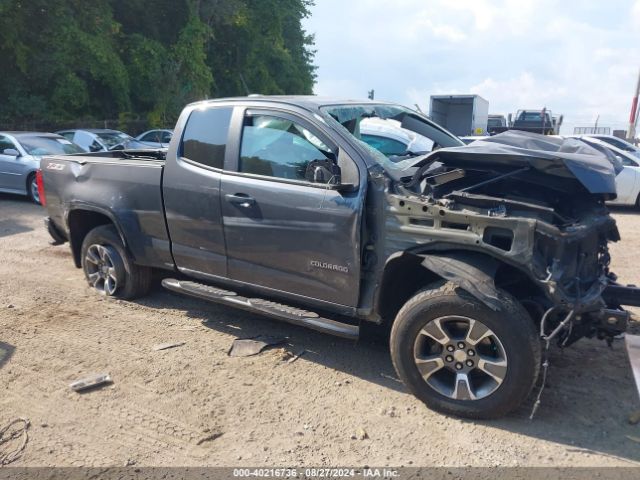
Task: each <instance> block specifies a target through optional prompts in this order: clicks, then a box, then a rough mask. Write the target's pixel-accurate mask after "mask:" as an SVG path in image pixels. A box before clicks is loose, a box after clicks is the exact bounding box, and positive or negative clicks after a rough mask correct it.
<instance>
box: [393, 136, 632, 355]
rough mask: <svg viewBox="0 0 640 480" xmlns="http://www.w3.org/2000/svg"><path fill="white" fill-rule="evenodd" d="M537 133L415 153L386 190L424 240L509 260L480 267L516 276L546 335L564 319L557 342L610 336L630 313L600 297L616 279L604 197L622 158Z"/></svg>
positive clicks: (500, 276)
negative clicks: (418, 156)
mask: <svg viewBox="0 0 640 480" xmlns="http://www.w3.org/2000/svg"><path fill="white" fill-rule="evenodd" d="M501 137H504V138H501ZM538 137H540V136H538V135H534V134H527V133H520V132H508V133H505V134H502V135H498V136H497V137H493V138H491V139H488V140H487V141H486V142H484V141H480V142H478V143H480V144H484V145H474V144H472V145H471V146H468V147H460V148H449V149H441V150H438V151H435V152H432V153H431V154H429V155H428V156H426V157H425V158H424V159H422V160H420V161H419V162H418V163H417V164H416V165H414V168H415V170H414V171H413V175H412V176H411V177H404V178H403V179H401V180H400V181H398V182H395V183H394V185H393V190H394V192H395V195H390V197H391V198H393V199H394V200H395V201H397V202H398V203H397V204H396V205H395V210H397V214H398V220H399V222H400V224H401V225H402V226H403V227H404V228H402V229H401V230H406V229H407V228H408V229H411V230H413V231H415V229H421V230H422V231H423V232H424V234H425V235H429V236H431V237H432V238H431V239H430V241H429V242H428V243H429V244H430V248H429V250H432V249H434V250H436V251H451V250H453V249H455V248H456V247H455V245H456V244H458V245H464V247H465V250H470V251H482V252H485V253H487V252H489V253H490V254H491V256H492V257H494V258H496V259H498V260H500V261H504V262H507V263H508V264H510V265H513V266H514V267H515V269H516V270H509V269H505V268H503V267H501V264H500V263H495V264H494V265H490V263H491V262H489V265H487V266H482V269H483V270H484V273H486V274H487V275H488V278H491V279H493V280H494V281H495V282H496V284H498V283H501V286H502V287H503V288H505V286H506V287H507V288H506V289H509V285H508V284H509V283H512V285H510V287H511V289H512V290H513V291H514V293H515V294H516V295H517V297H519V299H520V300H521V301H522V302H523V303H524V304H526V306H527V307H528V309H529V311H530V313H531V314H532V316H533V317H534V318H535V319H537V320H538V321H540V322H542V323H541V330H542V332H541V333H542V334H543V335H545V334H546V333H549V334H550V333H552V332H553V331H555V330H554V329H555V328H556V327H557V326H558V325H560V324H561V323H562V322H565V323H564V328H563V329H561V330H558V331H557V332H556V336H558V339H559V341H560V342H561V343H562V344H563V345H567V344H569V343H571V342H573V341H575V340H577V339H578V338H580V337H582V336H585V335H587V336H592V335H594V334H595V335H599V336H600V337H602V338H608V339H609V340H610V339H611V338H612V336H613V335H615V334H617V333H620V332H621V331H624V329H625V328H626V322H627V319H628V314H627V313H626V312H625V311H624V310H622V309H621V308H620V305H618V304H615V302H614V303H610V304H607V303H606V302H605V301H604V300H603V297H602V294H603V292H604V290H605V288H607V286H608V285H609V284H610V283H611V282H615V279H616V277H615V275H614V274H613V273H612V272H610V270H609V263H610V257H609V252H608V247H607V244H608V242H610V241H618V240H619V239H620V237H619V233H618V230H617V227H616V224H615V220H614V219H613V218H612V217H611V216H610V215H609V212H608V210H607V208H606V206H605V204H604V201H605V200H606V199H609V198H612V197H613V196H615V183H614V182H615V174H616V169H617V168H618V166H617V165H616V162H615V159H610V158H607V157H606V156H603V155H602V154H601V153H600V152H599V151H596V150H592V149H589V148H588V147H587V148H584V147H583V146H581V145H578V144H576V145H574V144H572V142H571V141H568V142H567V141H565V140H562V139H547V138H545V137H541V138H538ZM502 142H505V143H502ZM532 143H533V145H532ZM521 145H525V146H526V147H532V146H534V147H536V150H534V149H532V148H525V147H523V146H521ZM585 166H586V167H585ZM394 203H395V202H394ZM457 255H460V254H457ZM465 261H468V259H465ZM450 267H451V264H449V266H448V268H450ZM463 270H464V268H463ZM501 271H502V272H505V273H501ZM516 271H517V272H518V274H515V272H516ZM506 272H509V273H508V274H507V273H506ZM522 273H524V274H525V275H526V276H527V277H528V279H527V280H523V279H520V275H519V274H522ZM475 275H476V276H475V278H476V281H475V282H473V281H472V279H471V278H470V279H469V283H470V287H469V288H476V287H474V286H473V283H475V284H477V272H476V273H475ZM519 282H520V283H521V285H520V286H519V287H518V286H517V283H519ZM530 282H532V283H530ZM533 285H535V289H534V291H535V292H536V294H535V295H531V292H532V288H531V287H533ZM518 290H520V291H518ZM543 318H544V322H543Z"/></svg>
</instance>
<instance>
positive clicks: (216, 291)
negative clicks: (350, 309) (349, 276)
mask: <svg viewBox="0 0 640 480" xmlns="http://www.w3.org/2000/svg"><path fill="white" fill-rule="evenodd" d="M162 286H163V287H164V288H166V289H167V290H171V291H172V292H176V293H181V294H183V295H188V296H190V297H195V298H200V299H202V300H208V301H210V302H215V303H221V304H223V305H229V306H231V307H237V308H242V309H243V310H248V311H250V312H255V313H259V314H261V315H266V316H267V317H271V318H275V319H276V320H284V321H285V322H289V323H293V324H295V325H302V326H303V327H308V328H312V329H313V330H317V331H319V332H323V333H330V334H332V335H337V336H338V337H343V338H348V339H351V340H356V339H357V338H358V335H359V331H360V328H359V327H358V326H357V325H349V324H348V323H341V322H336V321H335V320H330V319H328V318H323V317H320V316H319V315H318V314H317V313H314V312H308V311H306V310H302V309H299V308H295V307H291V306H289V305H283V304H281V303H276V302H271V301H269V300H264V299H261V298H246V297H242V296H240V295H238V294H237V293H235V292H232V291H229V290H223V289H221V288H216V287H212V286H210V285H205V284H202V283H197V282H191V281H185V280H176V279H174V278H165V279H164V280H162Z"/></svg>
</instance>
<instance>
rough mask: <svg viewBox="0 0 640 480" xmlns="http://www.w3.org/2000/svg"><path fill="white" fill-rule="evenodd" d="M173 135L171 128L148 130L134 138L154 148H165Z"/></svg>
mask: <svg viewBox="0 0 640 480" xmlns="http://www.w3.org/2000/svg"><path fill="white" fill-rule="evenodd" d="M171 137H173V130H165V129H158V130H148V131H146V132H144V133H141V134H140V135H138V136H137V137H136V140H138V141H140V142H144V143H145V144H147V145H152V146H153V147H155V148H167V147H168V146H169V142H171Z"/></svg>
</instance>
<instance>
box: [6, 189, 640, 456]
mask: <svg viewBox="0 0 640 480" xmlns="http://www.w3.org/2000/svg"><path fill="white" fill-rule="evenodd" d="M42 215H43V211H42V210H41V209H40V208H39V207H36V206H35V205H32V204H30V203H28V202H27V201H26V200H22V199H21V198H19V197H14V196H9V195H0V252H1V253H0V426H1V425H4V424H6V423H7V422H8V421H9V420H11V419H13V418H15V417H20V416H22V417H28V418H29V419H30V420H31V424H32V426H31V429H30V440H29V443H28V445H27V447H26V450H25V452H24V455H23V456H22V457H21V458H20V459H19V460H18V461H17V462H15V463H14V464H13V465H15V466H72V465H83V466H122V465H125V464H127V463H129V464H131V463H134V462H135V464H136V465H144V466H187V465H188V466H200V465H203V466H204V465H207V466H209V465H225V466H274V465H282V466H284V465H307V466H309V465H315V466H319V465H353V466H363V465H376V466H384V465H392V466H401V465H414V466H435V465H446V466H467V465H473V466H496V465H518V466H541V465H546V466H548V465H554V466H558V465H562V466H596V465H598V466H605V465H606V466H610V465H620V466H629V465H639V464H640V443H639V442H640V425H630V424H629V423H628V421H627V418H628V416H629V414H630V413H632V412H633V411H635V410H638V409H639V408H640V402H639V401H638V396H637V393H636V390H635V387H634V384H633V378H632V375H631V370H630V367H629V364H628V361H627V357H626V353H625V350H624V348H623V344H622V342H621V341H616V342H615V343H614V345H613V349H611V350H610V349H609V348H608V347H607V346H606V344H605V343H604V342H600V341H597V340H583V341H581V342H579V343H578V344H577V345H575V346H574V347H572V348H570V349H567V350H566V351H565V352H560V351H558V350H554V351H553V352H552V355H551V369H550V377H549V383H548V389H547V390H545V392H544V395H543V400H542V405H541V407H540V409H539V411H538V414H537V416H536V418H535V419H534V420H533V421H529V419H528V415H529V413H530V410H531V406H532V404H533V398H531V399H529V402H528V403H527V404H526V405H525V406H523V407H522V408H521V409H520V410H518V411H517V412H515V413H513V414H511V415H509V416H507V417H506V418H504V419H502V420H499V421H491V422H471V421H463V420H458V419H455V418H448V417H445V416H442V415H439V414H437V413H434V412H431V411H429V410H427V409H426V408H425V407H424V406H423V405H422V404H421V403H420V402H419V401H417V400H416V399H415V398H413V397H412V396H411V395H410V394H408V393H407V392H406V390H405V389H404V387H403V386H402V384H401V383H400V382H399V381H398V380H397V378H396V375H395V373H394V371H393V367H392V365H391V362H390V360H389V352H388V348H387V347H386V345H385V344H384V342H381V341H373V340H363V341H360V342H358V343H353V342H349V341H346V340H342V339H338V338H334V337H331V336H327V335H322V334H319V333H315V332H312V331H309V330H306V329H303V328H298V327H293V326H290V325H286V324H282V323H278V322H275V321H271V320H268V319H266V318H262V317H260V316H257V315H253V314H250V313H246V312H243V311H239V310H233V309H230V308H226V307H222V306H217V305H215V304H207V303H205V302H202V301H197V300H191V299H187V298H182V297H179V296H176V295H173V294H171V293H169V292H166V291H163V290H162V289H161V288H160V287H159V286H157V287H156V288H155V289H154V291H153V292H152V294H151V295H150V296H148V297H146V298H144V299H142V300H139V301H136V302H123V301H118V300H112V299H105V298H101V297H99V296H97V295H96V294H94V293H93V292H92V291H91V290H90V289H89V288H88V287H87V286H86V284H85V282H84V278H83V275H82V272H81V271H80V270H78V269H76V268H74V266H73V263H72V260H71V254H70V252H69V249H68V247H67V246H66V245H65V246H59V247H53V246H50V245H49V244H48V241H49V237H48V235H47V233H46V232H45V231H44V229H43V228H42ZM615 216H616V218H617V220H618V222H619V226H620V230H621V233H622V236H623V241H622V242H620V243H619V244H618V245H615V246H614V247H613V249H612V250H613V252H612V253H613V267H614V270H615V271H617V273H618V274H619V276H620V277H621V280H622V281H625V282H630V283H633V282H638V283H640V273H638V270H637V268H636V259H637V258H638V256H639V255H640V243H639V242H638V241H637V235H638V233H639V230H640V216H638V215H637V214H635V213H634V212H632V211H624V210H623V211H616V215H615ZM259 334H267V335H282V336H287V337H288V338H289V343H288V344H287V345H286V346H285V348H281V349H273V350H269V351H266V352H264V353H262V354H261V355H258V356H255V357H248V358H232V357H229V356H228V355H227V351H228V350H229V347H230V345H231V343H232V341H233V340H234V339H235V338H237V337H250V336H255V335H259ZM172 341H180V342H185V344H184V345H183V346H180V347H178V348H174V349H170V350H164V351H154V350H153V346H154V345H156V344H159V343H165V342H172ZM302 349H304V350H305V353H304V355H303V356H302V357H300V358H299V359H298V360H297V361H295V362H292V363H288V362H287V361H286V359H287V358H288V357H287V354H286V351H290V352H293V353H297V352H299V351H300V350H302ZM97 372H108V373H110V374H111V376H112V377H113V382H114V383H113V384H112V385H111V386H109V387H106V388H102V389H100V390H94V391H92V392H89V393H85V394H82V395H81V394H77V393H74V392H72V391H71V390H70V389H69V388H68V384H69V383H71V382H72V381H73V380H75V379H78V378H80V377H83V376H85V375H87V374H91V373H97ZM360 429H364V430H365V431H366V433H367V436H368V438H366V439H363V440H360V439H358V438H357V436H358V435H357V433H358V432H359V431H360ZM359 433H362V432H359Z"/></svg>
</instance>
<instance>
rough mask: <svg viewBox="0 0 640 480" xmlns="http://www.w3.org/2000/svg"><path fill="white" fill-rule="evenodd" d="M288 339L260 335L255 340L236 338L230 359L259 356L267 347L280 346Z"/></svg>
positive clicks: (230, 351) (230, 352)
mask: <svg viewBox="0 0 640 480" xmlns="http://www.w3.org/2000/svg"><path fill="white" fill-rule="evenodd" d="M286 340H287V339H286V338H282V337H271V336H268V335H258V336H257V337H253V338H236V339H235V340H234V341H233V344H232V345H231V349H230V350H229V356H230V357H250V356H251V355H257V354H258V353H260V352H262V351H263V350H264V349H265V348H267V347H272V346H274V345H280V344H282V343H284V342H286Z"/></svg>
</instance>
